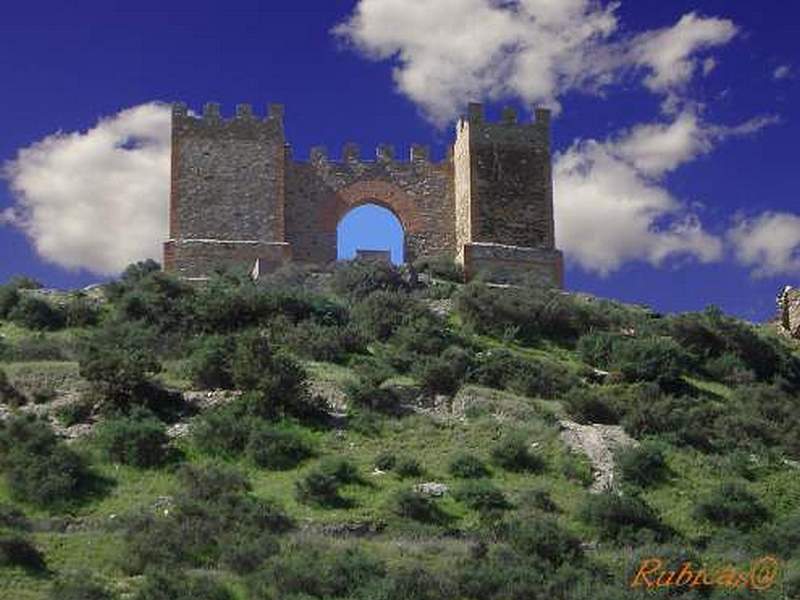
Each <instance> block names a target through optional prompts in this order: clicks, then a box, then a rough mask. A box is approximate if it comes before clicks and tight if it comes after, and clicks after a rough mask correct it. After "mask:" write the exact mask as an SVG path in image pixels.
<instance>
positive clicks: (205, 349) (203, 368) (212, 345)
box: [187, 335, 236, 390]
mask: <svg viewBox="0 0 800 600" xmlns="http://www.w3.org/2000/svg"><path fill="white" fill-rule="evenodd" d="M235 350H236V343H235V340H234V338H232V337H229V336H223V335H210V336H205V337H203V338H201V339H200V341H199V343H198V344H197V345H196V346H195V348H194V349H193V350H192V353H191V354H190V355H189V361H188V365H187V370H188V374H189V378H190V379H191V380H192V383H193V384H194V385H196V386H199V387H200V388H202V389H223V390H229V389H232V388H233V374H232V372H231V371H232V367H231V363H232V358H233V354H234V352H235Z"/></svg>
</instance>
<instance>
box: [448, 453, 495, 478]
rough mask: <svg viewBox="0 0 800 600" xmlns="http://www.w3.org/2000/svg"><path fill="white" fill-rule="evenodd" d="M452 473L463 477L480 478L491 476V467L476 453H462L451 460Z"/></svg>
mask: <svg viewBox="0 0 800 600" xmlns="http://www.w3.org/2000/svg"><path fill="white" fill-rule="evenodd" d="M448 470H449V471H450V474H451V475H453V476H454V477H461V478H463V479H480V478H481V477H488V476H489V474H490V473H489V468H488V467H487V466H486V465H485V464H484V463H483V461H482V460H481V459H480V458H478V457H477V456H475V455H474V454H467V453H461V454H458V455H456V456H455V457H454V458H453V460H451V461H450V466H449V467H448Z"/></svg>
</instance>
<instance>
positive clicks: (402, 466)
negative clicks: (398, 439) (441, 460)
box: [394, 456, 422, 479]
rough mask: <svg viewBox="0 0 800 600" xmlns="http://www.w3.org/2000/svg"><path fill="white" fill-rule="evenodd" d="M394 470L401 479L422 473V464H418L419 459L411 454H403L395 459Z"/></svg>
mask: <svg viewBox="0 0 800 600" xmlns="http://www.w3.org/2000/svg"><path fill="white" fill-rule="evenodd" d="M394 472H395V473H397V476H398V477H400V478H402V479H405V478H407V477H419V476H420V475H422V465H420V464H419V461H418V460H417V459H416V458H414V457H413V456H404V457H401V458H400V459H399V460H398V461H397V464H396V465H395V467H394Z"/></svg>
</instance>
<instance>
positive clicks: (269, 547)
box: [220, 533, 280, 575]
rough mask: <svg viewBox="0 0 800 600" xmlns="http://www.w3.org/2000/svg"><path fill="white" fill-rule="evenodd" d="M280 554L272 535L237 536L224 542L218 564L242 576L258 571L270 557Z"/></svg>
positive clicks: (275, 538)
mask: <svg viewBox="0 0 800 600" xmlns="http://www.w3.org/2000/svg"><path fill="white" fill-rule="evenodd" d="M279 552H280V544H279V542H278V539H277V537H276V536H275V535H273V534H272V533H264V534H261V535H259V536H256V537H252V536H251V535H249V534H239V535H237V536H235V537H234V538H233V539H232V540H229V541H227V542H226V544H225V546H224V547H223V548H222V553H221V555H220V562H221V563H222V565H223V566H225V567H226V568H228V569H230V570H231V571H233V572H234V573H237V574H239V575H243V574H246V573H252V572H254V571H256V570H258V569H260V568H261V567H262V566H263V565H264V562H265V561H266V560H267V559H268V558H270V557H271V556H275V555H276V554H278V553H279Z"/></svg>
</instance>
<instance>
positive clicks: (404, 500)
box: [390, 490, 446, 524]
mask: <svg viewBox="0 0 800 600" xmlns="http://www.w3.org/2000/svg"><path fill="white" fill-rule="evenodd" d="M390 508H391V510H392V512H394V513H395V514H396V515H398V516H401V517H404V518H407V519H413V520H414V521H420V522H422V523H440V524H441V523H443V522H444V521H446V514H445V513H444V512H443V511H442V509H441V508H439V506H438V505H437V504H436V502H435V501H434V500H432V499H431V498H428V497H427V496H424V495H422V494H421V493H419V492H415V491H413V490H399V491H397V492H396V493H395V494H394V495H393V496H392V498H391V500H390Z"/></svg>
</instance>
